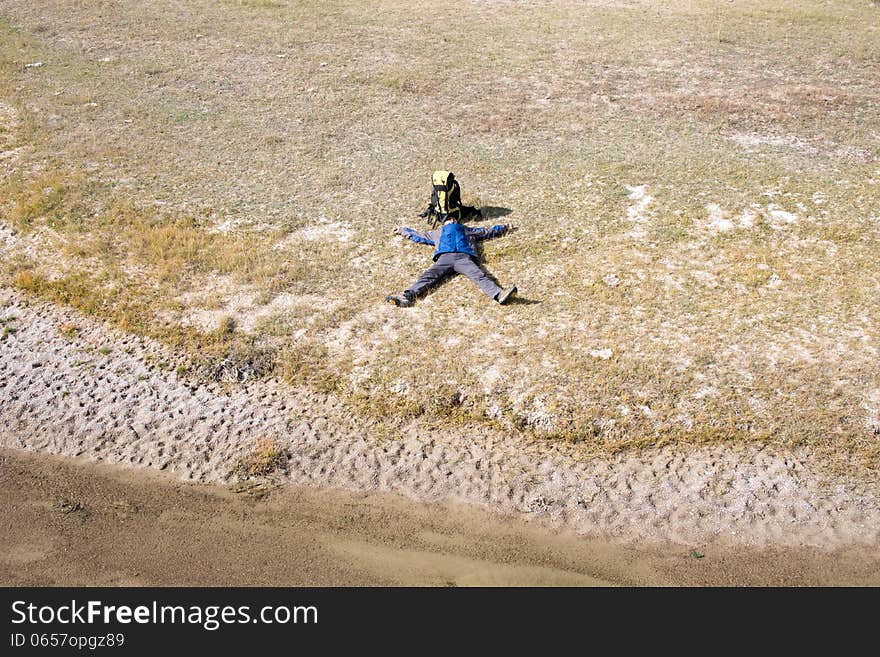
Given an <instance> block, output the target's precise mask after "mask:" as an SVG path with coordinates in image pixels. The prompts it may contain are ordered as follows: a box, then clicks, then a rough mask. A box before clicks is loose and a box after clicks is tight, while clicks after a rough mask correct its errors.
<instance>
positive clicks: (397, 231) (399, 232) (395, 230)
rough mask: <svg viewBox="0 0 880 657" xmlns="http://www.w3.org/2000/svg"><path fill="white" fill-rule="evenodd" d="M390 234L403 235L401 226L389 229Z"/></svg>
mask: <svg viewBox="0 0 880 657" xmlns="http://www.w3.org/2000/svg"><path fill="white" fill-rule="evenodd" d="M391 234H392V235H404V234H405V233H404V232H403V226H395V227H394V228H392V229H391Z"/></svg>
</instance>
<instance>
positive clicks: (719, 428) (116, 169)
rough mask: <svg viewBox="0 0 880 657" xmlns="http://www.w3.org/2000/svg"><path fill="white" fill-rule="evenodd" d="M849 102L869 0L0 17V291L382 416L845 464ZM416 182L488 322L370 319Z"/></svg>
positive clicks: (869, 310) (858, 262)
mask: <svg viewBox="0 0 880 657" xmlns="http://www.w3.org/2000/svg"><path fill="white" fill-rule="evenodd" d="M878 106H880V5H878V4H877V3H876V2H871V1H870V0H840V1H837V2H832V1H818V0H797V1H794V0H791V1H789V0H781V1H778V2H760V1H758V0H738V1H737V2H720V1H709V0H705V1H703V0H692V1H690V0H683V1H681V2H674V3H666V2H659V1H654V0H644V1H638V0H633V1H623V0H621V1H612V0H608V1H598V0H597V1H594V2H589V1H586V2H577V1H574V0H559V1H556V2H553V1H546V2H515V1H486V2H478V1H473V2H444V1H442V0H441V1H439V2H434V3H431V4H430V10H429V9H426V5H425V3H417V2H411V1H409V0H400V1H394V2H392V1H374V2H367V1H359V0H356V1H352V0H346V1H345V2H338V1H336V0H328V1H321V2H318V1H308V0H306V1H302V2H296V1H294V0H279V1H271V0H239V1H232V0H212V1H209V0H192V1H187V2H171V1H169V0H155V1H152V2H123V1H111V0H94V1H90V2H82V1H79V0H54V1H52V2H40V3H35V2H30V1H25V0H0V151H2V154H0V252H2V256H3V257H2V267H0V277H2V283H3V284H4V285H8V286H14V287H16V288H18V289H22V290H26V291H28V292H30V293H32V294H34V295H37V296H39V297H40V298H43V299H49V300H53V301H55V302H57V303H60V304H66V305H70V306H73V307H75V308H77V309H79V310H81V311H83V312H85V313H88V314H90V315H94V316H97V317H100V318H104V319H106V320H108V321H110V322H112V323H113V324H115V325H117V326H119V327H122V328H123V329H125V330H127V331H132V332H136V333H142V334H147V335H150V336H153V337H159V338H161V339H162V340H164V341H166V342H168V343H169V344H172V345H174V346H176V347H178V348H179V349H180V350H181V351H182V352H185V353H186V354H188V357H189V358H190V360H191V369H192V372H194V373H197V374H198V375H200V376H216V377H219V378H224V379H226V380H229V381H230V384H231V385H233V384H234V381H235V380H240V379H243V378H246V377H259V376H272V377H276V376H277V377H284V378H287V379H288V380H290V381H291V382H292V383H294V384H296V385H307V386H310V387H313V388H317V389H319V390H322V391H331V390H332V391H333V392H335V393H336V394H338V395H339V396H341V397H342V398H344V399H347V400H348V401H349V402H350V404H351V407H352V409H353V411H354V412H358V413H364V414H367V415H370V416H371V417H372V418H374V419H375V418H386V419H387V421H388V422H389V423H392V424H393V423H394V422H395V421H397V420H398V419H406V420H411V419H412V418H414V417H418V418H421V419H422V420H423V421H424V422H435V421H442V422H449V421H461V422H486V423H490V424H492V425H495V426H498V427H500V428H502V429H504V430H507V431H520V432H528V433H531V434H533V435H535V436H536V437H538V438H541V439H547V440H566V441H576V442H579V443H582V444H583V445H584V448H585V449H587V450H588V451H589V450H590V449H594V450H595V451H596V452H597V453H598V452H607V451H609V450H610V451H613V450H620V449H624V448H638V447H642V446H651V445H659V444H664V443H669V442H673V441H679V442H702V441H737V442H744V441H762V442H767V443H774V444H785V445H794V444H810V445H814V446H816V447H819V448H823V449H826V450H828V451H830V452H836V453H838V454H841V455H855V456H856V457H857V458H858V460H859V461H860V462H862V463H866V464H868V465H869V466H871V467H873V468H875V469H876V468H878V467H880V461H878V459H880V371H878V367H877V362H878V349H880V314H878V302H880V282H878V281H880V276H878V274H880V264H878V263H880V259H878V256H877V253H878V243H880V112H878V109H877V108H878ZM435 168H449V169H451V170H452V171H454V172H455V173H456V174H457V177H458V178H459V180H460V182H461V184H462V189H463V193H464V198H465V202H469V203H473V204H477V205H480V206H482V207H483V208H484V209H486V210H487V214H488V215H489V219H488V220H487V221H486V222H485V223H487V224H488V223H493V219H496V220H497V221H503V222H507V221H510V222H513V223H515V224H517V225H518V226H519V227H520V230H519V231H517V232H516V233H514V234H512V235H510V236H508V237H505V238H503V239H499V240H495V241H492V242H488V243H487V244H486V246H485V256H486V263H487V266H488V268H489V269H490V271H491V272H493V273H494V274H495V275H496V276H497V277H498V278H499V279H500V280H501V282H502V283H504V284H507V283H510V282H516V283H517V284H518V285H519V289H520V295H521V299H522V300H521V302H520V303H517V304H514V305H510V306H505V307H501V306H498V305H497V304H494V303H492V302H489V301H488V300H487V299H486V298H485V297H484V296H482V294H481V293H480V291H479V290H478V289H477V288H476V286H474V285H473V284H472V283H470V282H469V281H467V280H461V279H454V280H452V281H449V282H448V283H446V284H444V285H442V286H441V287H440V288H439V289H438V290H437V291H436V292H435V293H434V294H432V295H430V296H428V297H427V298H425V299H423V300H422V301H421V302H420V303H419V304H418V305H417V306H416V307H414V308H411V309H397V308H394V307H391V306H388V305H386V304H384V303H383V299H384V296H385V294H387V293H389V292H396V291H400V290H401V289H403V288H404V287H406V286H407V285H408V284H409V283H410V282H412V281H413V280H414V279H415V277H416V276H417V275H418V274H419V273H420V272H421V270H422V269H423V268H425V267H426V266H427V265H428V264H429V263H430V255H431V249H430V248H429V247H426V246H421V245H417V244H414V243H411V242H408V241H407V242H405V241H404V240H403V239H402V238H400V237H393V236H392V235H391V228H392V227H393V226H394V225H396V224H398V223H405V224H407V225H410V226H416V227H417V226H421V225H424V224H423V220H421V219H419V218H418V217H417V216H415V215H416V213H417V212H418V211H419V210H421V209H422V208H423V207H424V206H425V205H426V202H427V197H428V192H429V180H430V173H431V171H432V170H433V169H435ZM500 217H503V219H501V218H500Z"/></svg>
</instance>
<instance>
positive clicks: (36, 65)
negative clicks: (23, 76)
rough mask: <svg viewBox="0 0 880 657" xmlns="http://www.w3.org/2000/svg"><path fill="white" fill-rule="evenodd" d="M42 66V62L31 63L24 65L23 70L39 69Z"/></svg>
mask: <svg viewBox="0 0 880 657" xmlns="http://www.w3.org/2000/svg"><path fill="white" fill-rule="evenodd" d="M42 65H43V62H32V63H30V64H25V65H24V67H25V68H40V67H41V66H42Z"/></svg>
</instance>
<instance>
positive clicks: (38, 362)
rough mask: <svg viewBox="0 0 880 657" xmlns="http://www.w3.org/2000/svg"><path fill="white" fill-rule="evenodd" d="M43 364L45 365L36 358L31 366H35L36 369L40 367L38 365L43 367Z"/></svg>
mask: <svg viewBox="0 0 880 657" xmlns="http://www.w3.org/2000/svg"><path fill="white" fill-rule="evenodd" d="M42 366H43V363H41V362H40V361H38V360H35V361H32V362H31V367H33V368H34V369H36V368H38V367H42Z"/></svg>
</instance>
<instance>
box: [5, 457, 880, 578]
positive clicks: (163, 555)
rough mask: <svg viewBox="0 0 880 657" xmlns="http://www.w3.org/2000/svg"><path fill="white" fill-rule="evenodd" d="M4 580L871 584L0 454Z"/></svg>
mask: <svg viewBox="0 0 880 657" xmlns="http://www.w3.org/2000/svg"><path fill="white" fill-rule="evenodd" d="M0 530H2V531H0V583H2V584H4V585H12V586H18V585H64V584H70V585H171V584H185V585H222V584H230V585H232V584H238V585H257V584H264V585H319V586H320V585H381V584H386V585H431V586H434V585H439V586H450V585H456V586H467V585H579V586H582V585H587V586H592V585H677V584H684V585H703V584H721V585H724V584H758V585H760V584H778V585H799V584H821V585H832V584H856V585H858V584H873V585H877V584H880V555H878V554H877V552H876V551H874V550H868V549H864V548H863V549H849V550H843V551H837V552H834V553H828V552H824V551H820V550H809V549H789V550H785V551H779V550H748V549H747V550H734V549H730V548H726V549H725V548H718V549H712V550H709V551H707V552H706V553H705V554H704V555H703V557H702V558H700V559H697V558H695V557H694V556H693V554H692V553H691V552H690V551H689V550H687V549H684V548H682V547H681V546H676V545H663V546H653V547H651V548H649V549H635V548H632V547H625V546H622V545H620V544H616V543H609V542H607V541H598V540H592V541H589V540H584V539H582V538H580V537H577V536H575V535H572V534H571V533H567V532H561V533H560V532H552V533H551V532H548V531H547V530H541V529H540V528H538V527H535V526H534V525H533V524H531V523H524V522H522V521H521V520H516V519H513V518H510V517H501V516H498V515H495V514H490V513H487V512H484V511H478V510H475V509H474V508H472V507H463V506H461V505H455V504H436V503H435V504H428V505H425V504H419V503H414V502H412V501H410V500H406V499H404V498H402V497H400V496H398V495H393V494H388V493H347V492H340V491H318V490H315V489H312V488H307V487H300V486H291V487H285V488H281V489H277V490H275V491H273V492H272V493H271V494H270V495H269V496H268V497H266V498H263V499H254V498H253V497H249V496H248V495H246V494H235V493H233V492H231V491H230V490H229V489H227V488H224V487H220V486H212V485H198V484H191V483H184V482H181V481H180V480H178V479H175V478H173V477H170V476H167V475H163V474H161V473H155V472H151V471H149V470H140V471H134V470H132V469H131V468H125V467H120V466H110V465H107V464H94V463H89V462H87V461H84V460H83V459H75V460H73V459H69V458H68V459H62V458H59V457H52V456H46V455H34V454H28V453H25V452H17V451H11V450H2V451H0Z"/></svg>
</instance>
